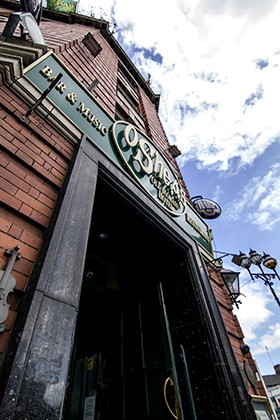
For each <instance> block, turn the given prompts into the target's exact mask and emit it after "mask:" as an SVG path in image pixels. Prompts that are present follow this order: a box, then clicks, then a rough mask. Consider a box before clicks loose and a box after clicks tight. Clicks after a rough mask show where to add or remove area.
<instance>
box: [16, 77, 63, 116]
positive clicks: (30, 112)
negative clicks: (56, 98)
mask: <svg viewBox="0 0 280 420" xmlns="http://www.w3.org/2000/svg"><path fill="white" fill-rule="evenodd" d="M62 76H63V74H62V73H59V74H58V75H57V76H56V78H55V79H54V80H53V81H52V82H51V84H50V85H49V87H47V89H46V90H44V92H43V93H42V95H41V96H40V98H39V99H37V101H36V102H35V103H34V104H33V105H32V106H31V107H30V109H29V110H28V111H27V113H26V114H25V115H23V116H22V117H21V121H25V120H26V119H27V118H28V117H29V115H31V114H32V112H33V111H35V109H36V108H38V106H39V105H40V104H41V103H42V102H43V100H44V99H45V98H46V97H47V96H48V94H49V93H50V91H51V90H52V89H53V88H54V87H55V86H56V84H57V82H58V81H59V80H60V79H61V78H62Z"/></svg>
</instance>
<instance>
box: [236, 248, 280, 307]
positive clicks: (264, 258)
mask: <svg viewBox="0 0 280 420" xmlns="http://www.w3.org/2000/svg"><path fill="white" fill-rule="evenodd" d="M232 262H233V263H234V264H236V265H238V266H239V267H242V268H245V269H246V270H247V271H248V272H249V274H250V276H251V279H252V280H253V281H255V279H261V280H262V281H263V282H264V284H265V285H266V286H268V287H269V289H270V291H271V293H272V295H273V297H274V299H275V300H276V302H277V304H278V306H279V307H280V300H279V297H278V296H277V294H276V293H275V290H274V288H273V281H272V279H276V278H277V279H278V280H280V277H279V275H278V273H277V271H276V266H277V260H276V259H275V258H273V257H271V256H270V255H269V254H266V253H263V255H261V254H258V253H257V251H254V250H252V249H251V248H250V252H249V256H247V255H246V254H244V253H243V252H241V251H240V253H239V255H233V258H232ZM252 264H254V265H256V266H257V267H258V268H259V270H260V272H259V273H252V271H251V270H250V267H251V265H252ZM261 264H263V265H264V266H265V267H266V268H268V269H270V270H272V271H274V273H267V272H265V271H264V269H263V267H262V266H261Z"/></svg>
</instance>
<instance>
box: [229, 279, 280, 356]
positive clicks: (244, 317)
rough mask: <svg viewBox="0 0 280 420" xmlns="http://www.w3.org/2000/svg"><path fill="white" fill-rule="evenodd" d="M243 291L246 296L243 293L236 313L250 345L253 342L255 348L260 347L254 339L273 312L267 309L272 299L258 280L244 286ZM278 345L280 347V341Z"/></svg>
mask: <svg viewBox="0 0 280 420" xmlns="http://www.w3.org/2000/svg"><path fill="white" fill-rule="evenodd" d="M264 287H265V286H264ZM242 293H243V294H244V295H245V296H243V297H242V295H241V301H242V304H241V305H239V309H238V312H236V315H237V316H238V320H239V322H240V324H241V327H242V330H243V333H244V335H245V337H246V341H248V343H250V345H251V343H253V344H254V348H255V349H256V348H258V347H259V348H260V347H261V345H260V343H259V342H258V343H255V342H254V340H255V339H256V338H257V337H258V335H257V330H258V329H259V328H261V327H262V326H264V325H265V324H266V323H267V321H268V320H269V318H270V317H271V316H272V314H273V313H272V312H271V311H270V310H269V309H267V304H268V303H269V302H270V300H271V299H270V297H269V296H268V295H267V294H266V293H264V289H263V288H262V287H260V285H259V283H257V282H256V283H253V282H251V283H249V284H247V285H246V287H244V288H242ZM278 346H279V347H280V341H279V344H278ZM254 354H255V350H254Z"/></svg>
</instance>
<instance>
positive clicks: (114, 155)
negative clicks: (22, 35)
mask: <svg viewBox="0 0 280 420" xmlns="http://www.w3.org/2000/svg"><path fill="white" fill-rule="evenodd" d="M60 74H61V75H62V77H61V78H60V79H59V82H58V83H57V85H56V86H55V87H54V88H53V89H52V90H51V91H50V92H49V93H48V95H47V99H48V100H49V101H51V102H52V103H53V104H54V105H55V107H57V109H59V110H60V112H62V113H63V114H64V115H65V116H67V117H68V118H69V119H70V120H71V121H72V122H73V123H74V124H75V125H76V126H77V127H79V129H80V130H81V131H82V132H83V133H85V134H86V135H87V137H88V138H89V140H91V141H92V142H93V143H94V144H95V145H96V146H97V147H99V148H100V149H101V150H102V151H103V153H105V154H106V155H107V156H108V158H109V159H111V160H113V161H114V162H115V163H117V164H118V166H119V167H120V168H121V169H122V170H123V169H125V170H126V172H128V173H130V175H131V176H132V177H133V178H134V179H135V180H136V181H137V183H139V185H141V186H142V188H144V189H145V190H146V191H147V192H148V193H149V195H150V196H151V197H152V198H153V199H154V200H155V201H156V202H157V203H158V205H160V206H161V207H162V208H164V209H165V210H166V211H167V212H168V213H169V214H170V215H171V216H172V217H173V218H174V220H175V221H176V223H177V224H178V225H180V226H181V228H182V229H183V230H184V231H185V232H186V233H188V234H189V235H190V236H191V237H192V238H193V239H194V240H195V241H197V242H198V243H200V245H201V246H203V247H204V248H205V249H206V250H207V251H208V252H210V253H212V246H211V233H210V229H209V227H208V225H207V224H206V223H205V222H204V221H203V220H202V218H201V215H200V214H199V212H198V211H196V210H195V209H194V208H193V207H192V206H191V205H190V204H189V203H188V201H187V198H186V195H185V191H184V189H183V188H182V186H181V184H180V182H179V180H178V178H177V176H176V174H175V173H174V172H173V170H172V168H171V166H170V164H169V163H168V161H167V160H166V158H165V157H164V156H163V154H162V153H161V152H160V151H159V150H158V149H157V148H156V146H155V145H154V144H153V143H152V141H151V140H150V139H149V138H148V137H147V136H146V135H145V134H144V133H142V132H141V131H140V130H139V129H138V128H137V127H135V126H134V125H132V124H130V123H128V122H126V121H114V120H113V118H112V117H111V116H110V115H109V114H108V113H107V112H106V111H105V110H104V109H103V108H102V107H101V106H100V105H99V104H98V103H97V101H96V100H95V98H94V97H93V95H92V94H91V93H90V92H89V91H88V90H87V89H86V88H85V87H84V86H83V85H82V83H80V82H79V80H78V79H76V78H75V76H74V75H73V74H72V73H71V72H70V71H69V70H68V69H67V67H66V66H65V65H64V64H63V63H62V62H60V60H59V59H58V57H56V55H55V54H53V53H47V54H46V55H45V56H43V57H41V58H40V59H39V60H38V61H37V62H35V63H33V64H31V65H30V66H29V67H27V68H26V69H25V71H24V76H25V77H26V78H27V79H29V80H30V81H31V82H32V83H33V84H34V85H35V86H36V87H37V88H38V89H40V91H41V92H45V91H46V90H47V89H48V88H49V86H50V84H51V83H52V82H53V81H54V80H55V78H56V77H57V75H60Z"/></svg>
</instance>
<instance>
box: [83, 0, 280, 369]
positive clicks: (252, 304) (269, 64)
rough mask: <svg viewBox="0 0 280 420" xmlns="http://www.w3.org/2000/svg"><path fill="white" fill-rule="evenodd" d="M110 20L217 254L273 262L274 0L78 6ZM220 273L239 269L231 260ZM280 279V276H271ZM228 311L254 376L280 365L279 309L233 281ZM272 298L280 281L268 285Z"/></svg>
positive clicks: (276, 187) (279, 144)
mask: <svg viewBox="0 0 280 420" xmlns="http://www.w3.org/2000/svg"><path fill="white" fill-rule="evenodd" d="M78 10H80V11H83V12H84V13H88V12H91V13H93V14H95V17H96V18H100V17H102V18H103V19H105V20H107V21H109V22H110V23H111V24H112V28H113V24H114V23H116V24H117V25H116V27H115V29H116V31H115V37H116V39H117V40H118V41H119V43H120V44H121V45H122V47H123V48H124V50H125V51H126V52H127V54H128V55H129V56H130V58H131V59H132V61H133V62H134V64H135V65H136V66H137V68H138V69H139V71H140V72H141V73H142V75H143V76H144V77H148V75H150V80H151V87H152V89H153V90H154V92H155V93H159V94H161V99H160V108H159V114H160V118H161V120H162V123H163V126H164V128H165V131H166V133H167V135H168V138H169V141H170V143H171V144H173V143H174V144H176V145H177V146H178V148H179V149H180V150H181V152H182V155H181V156H180V157H179V158H178V163H179V166H180V168H181V170H182V173H183V176H184V179H185V182H186V184H187V186H188V188H189V191H190V194H191V196H196V195H202V196H204V197H206V198H210V199H214V200H216V201H217V202H218V203H219V205H220V206H221V208H222V215H221V216H220V218H218V219H216V220H213V221H209V225H210V227H211V229H212V230H213V236H214V247H215V249H216V250H218V251H225V252H229V253H239V250H242V251H244V252H245V253H248V252H249V248H253V249H256V250H257V251H258V252H260V253H262V252H263V251H265V252H267V253H269V254H271V255H273V256H274V257H276V258H278V259H279V261H280V241H279V237H280V213H279V208H280V194H279V193H280V119H279V105H278V103H279V92H280V40H279V36H278V32H279V20H280V2H278V1H277V0H266V1H262V2H261V1H255V0H224V1H219V0H189V1H187V2H186V1H183V0H165V1H164V2H162V1H161V0H154V1H148V0H142V1H141V2H127V0H118V1H114V0H102V2H101V0H98V1H97V0H94V1H93V0H80V2H79V5H78ZM224 267H225V268H230V269H233V270H235V271H236V270H238V268H237V267H236V266H234V265H232V263H231V259H230V258H224ZM279 272H280V269H279ZM240 280H241V284H242V293H243V295H244V296H242V299H241V300H242V302H243V303H242V305H240V309H239V310H236V314H237V316H238V318H239V321H240V323H241V326H242V329H243V332H244V334H245V337H246V338H245V341H246V343H247V344H249V346H250V348H251V350H252V353H253V356H254V358H255V359H256V361H257V364H258V366H259V368H260V370H261V373H262V374H269V373H274V370H273V364H278V363H280V317H279V315H280V308H279V307H278V305H277V303H276V302H275V300H274V299H273V297H272V295H271V293H270V292H269V289H268V287H266V286H265V285H264V284H263V283H262V282H261V280H256V282H255V283H253V282H252V281H249V280H250V279H249V276H248V274H247V272H246V271H245V270H242V273H241V274H240ZM274 287H275V290H276V292H277V294H278V296H280V281H279V280H275V282H274Z"/></svg>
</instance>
